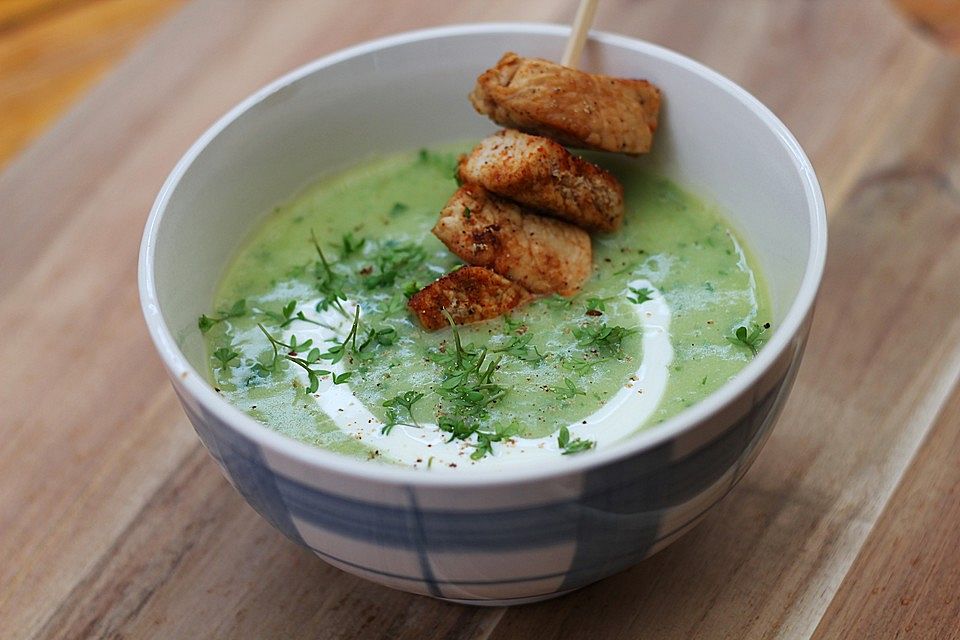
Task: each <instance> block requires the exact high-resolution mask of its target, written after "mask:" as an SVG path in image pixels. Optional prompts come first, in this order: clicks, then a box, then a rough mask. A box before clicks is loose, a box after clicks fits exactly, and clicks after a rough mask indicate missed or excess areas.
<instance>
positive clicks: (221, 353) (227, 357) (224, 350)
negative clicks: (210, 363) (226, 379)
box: [213, 347, 240, 369]
mask: <svg viewBox="0 0 960 640" xmlns="http://www.w3.org/2000/svg"><path fill="white" fill-rule="evenodd" d="M239 356H240V354H239V353H237V352H236V351H234V350H233V349H232V348H230V347H220V348H219V349H217V350H216V351H214V352H213V357H214V358H215V359H216V360H218V361H219V362H220V368H221V369H226V368H227V367H229V366H230V362H231V361H232V360H234V359H235V358H238V357H239Z"/></svg>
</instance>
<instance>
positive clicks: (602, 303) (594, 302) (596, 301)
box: [587, 296, 614, 316]
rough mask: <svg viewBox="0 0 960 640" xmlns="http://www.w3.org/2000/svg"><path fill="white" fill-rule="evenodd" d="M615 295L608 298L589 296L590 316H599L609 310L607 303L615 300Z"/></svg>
mask: <svg viewBox="0 0 960 640" xmlns="http://www.w3.org/2000/svg"><path fill="white" fill-rule="evenodd" d="M613 299H614V298H613V296H611V297H608V298H599V297H596V296H595V297H593V298H587V315H588V316H599V315H603V314H604V313H605V312H606V310H607V303H608V302H610V301H611V300H613Z"/></svg>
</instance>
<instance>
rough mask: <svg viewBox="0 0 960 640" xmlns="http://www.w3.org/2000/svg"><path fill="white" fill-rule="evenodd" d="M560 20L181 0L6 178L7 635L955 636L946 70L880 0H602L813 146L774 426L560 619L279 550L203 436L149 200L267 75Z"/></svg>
mask: <svg viewBox="0 0 960 640" xmlns="http://www.w3.org/2000/svg"><path fill="white" fill-rule="evenodd" d="M7 6H8V5H3V7H4V8H3V9H2V10H0V25H2V24H4V22H3V20H5V19H6V17H7V14H4V13H3V11H5V10H7ZM10 6H12V5H10ZM574 10H575V3H574V2H572V1H569V2H564V3H554V2H548V1H547V0H536V1H531V2H526V3H513V2H507V1H505V0H498V1H493V2H487V3H450V2H446V1H441V0H423V1H421V2H413V1H412V0H408V1H401V2H394V3H375V2H373V1H372V0H364V1H361V2H352V3H350V4H349V5H347V4H339V3H316V2H311V1H307V0H303V1H289V2H275V3H261V2H256V1H254V0H249V1H244V0H238V1H236V2H234V1H228V0H219V1H218V0H200V1H198V2H194V3H191V4H189V5H187V6H186V7H185V8H184V9H183V10H182V11H180V12H179V13H178V14H177V15H176V16H175V17H174V18H172V20H171V21H169V22H168V23H166V24H165V25H164V26H163V27H161V28H160V30H159V31H157V32H156V33H154V34H153V35H152V36H150V38H149V39H148V40H147V41H145V42H144V43H143V44H142V46H140V47H138V48H137V50H136V51H135V52H134V53H133V54H132V55H131V56H130V57H129V58H127V59H126V60H125V62H123V64H122V65H121V66H120V67H119V68H118V69H116V71H115V72H114V73H112V74H111V75H110V76H109V77H108V78H107V79H106V80H105V81H104V82H103V83H102V84H100V85H99V86H98V87H97V88H96V89H95V90H94V91H93V92H91V93H90V94H89V95H88V96H87V97H85V98H84V99H83V101H82V102H81V103H80V104H79V105H78V106H77V107H76V108H74V109H73V110H72V111H71V112H70V113H69V114H68V115H67V116H66V117H65V118H64V119H63V120H61V121H60V122H59V123H58V124H57V125H55V126H54V127H53V128H52V129H51V130H50V131H49V132H48V133H47V134H45V135H44V136H43V137H42V138H41V139H39V140H38V141H37V142H36V143H35V144H33V145H32V146H31V147H30V148H28V149H27V150H26V151H25V152H24V153H23V154H21V155H20V156H19V157H18V158H17V159H16V160H14V161H13V162H12V163H11V164H10V166H9V167H8V168H7V169H6V170H5V171H4V172H3V173H2V174H0V203H3V205H2V206H3V210H2V224H3V230H2V233H0V293H2V297H0V326H2V327H3V328H4V340H3V341H0V361H2V362H5V363H25V362H36V361H37V355H38V354H39V355H41V356H42V357H43V362H44V363H49V366H44V367H26V366H20V367H16V368H15V369H14V368H13V367H12V366H9V365H8V368H7V369H6V370H5V374H4V377H3V384H0V430H2V435H3V438H2V439H0V557H2V558H3V559H4V561H3V562H2V563H0V584H2V585H3V587H2V588H0V637H3V638H6V637H16V638H55V637H66V638H74V637H120V636H123V637H150V636H162V637H264V636H266V637H315V638H333V637H336V638H421V637H432V638H465V639H466V638H471V639H482V640H486V639H487V638H495V639H503V638H516V637H530V638H582V637H589V636H596V637H598V638H619V637H623V638H627V637H645V638H647V637H650V638H689V637H702V638H771V637H784V638H800V637H810V636H811V635H812V634H814V632H815V631H816V633H817V634H818V635H819V636H820V637H894V634H895V633H897V632H900V633H902V634H914V635H916V636H917V637H949V633H951V632H955V630H956V629H957V628H958V625H957V624H956V622H957V618H956V616H957V609H956V603H957V602H958V597H957V571H956V560H955V558H953V557H952V555H951V554H952V553H953V552H954V550H955V549H956V542H957V538H956V533H955V532H956V531H957V530H958V528H960V512H958V507H957V498H956V495H957V493H956V488H957V483H958V477H957V473H958V472H957V470H956V459H957V458H956V451H957V448H956V447H957V438H958V435H957V431H958V426H957V424H958V419H957V416H958V413H960V409H958V404H960V400H958V399H957V396H958V391H957V381H958V378H960V288H958V287H957V286H956V283H955V280H956V274H957V273H958V272H960V200H958V185H960V155H958V154H960V117H958V116H960V110H958V109H960V107H958V106H957V105H960V62H958V61H957V60H952V59H950V58H949V57H948V56H946V55H945V54H942V53H940V52H938V51H937V50H935V49H934V48H932V47H931V46H930V45H929V44H928V43H926V42H923V41H922V40H921V39H920V38H919V37H917V36H916V35H915V34H913V33H912V32H911V31H910V30H909V29H908V28H907V27H906V26H905V25H904V24H903V23H902V21H901V20H900V19H899V16H898V15H897V14H896V12H895V11H893V9H891V8H890V7H889V6H888V5H887V3H886V2H883V1H882V0H850V1H849V2H844V3H817V2H813V3H812V2H807V1H804V0H742V1H740V2H735V3H733V2H730V3H718V2H714V1H713V0H697V1H690V2H684V3H675V2H670V1H668V0H655V1H651V2H644V3H636V2H632V1H630V0H619V1H618V0H607V1H605V2H603V3H601V6H600V10H599V12H598V15H597V19H596V25H597V27H598V28H601V29H609V30H613V31H619V32H622V33H625V34H627V35H632V36H637V37H642V38H647V39H650V40H653V41H655V42H659V43H662V44H665V45H667V46H670V47H671V48H674V49H678V50H680V51H681V52H684V53H687V54H689V55H692V56H694V57H696V58H698V59H701V60H703V61H704V62H706V63H707V64H709V65H711V66H713V67H715V68H717V69H718V70H720V71H721V72H723V73H726V74H728V75H730V76H731V77H732V78H733V79H734V80H736V81H738V82H740V83H742V84H743V85H744V86H746V88H747V89H749V90H750V91H752V92H754V93H755V94H756V95H757V96H758V97H759V98H760V99H761V100H763V101H765V102H766V103H767V104H769V105H770V106H771V107H772V108H773V109H774V110H775V111H776V112H777V113H778V114H779V115H780V116H781V117H782V118H783V119H784V121H785V122H786V123H787V124H788V126H790V127H791V129H792V130H793V131H794V132H795V133H796V134H797V136H798V138H799V139H800V141H801V143H802V144H803V145H804V146H805V148H806V149H807V151H808V152H809V153H810V155H811V156H812V158H813V161H814V164H815V166H816V168H817V170H818V173H819V175H820V178H821V182H822V183H823V186H824V190H825V195H826V198H827V201H828V205H829V207H830V215H831V246H830V255H829V259H828V268H827V274H826V279H825V282H824V288H823V292H822V296H821V300H820V303H819V306H818V311H817V316H816V318H815V322H814V327H813V332H812V335H811V339H810V346H809V349H808V354H807V359H806V360H805V363H804V366H803V367H802V369H801V372H800V375H799V377H798V379H797V383H796V387H795V391H794V395H793V396H792V397H791V400H790V402H789V403H788V407H787V409H786V411H785V413H784V416H783V418H782V421H781V423H780V424H779V426H778V427H777V429H776V431H775V432H774V434H773V436H772V437H771V438H770V440H769V442H768V444H767V446H766V448H765V449H764V451H763V452H762V453H761V455H760V457H759V459H758V460H757V463H756V464H755V465H754V467H753V468H752V469H751V470H750V472H749V473H748V474H747V476H746V477H745V478H744V480H743V482H742V483H741V484H740V485H739V486H738V487H737V488H736V489H735V490H734V491H733V492H732V493H731V495H730V496H729V497H728V498H727V499H725V500H724V501H723V502H722V503H721V505H720V507H719V508H718V509H717V510H715V511H714V512H712V513H711V514H709V515H708V516H707V518H706V519H705V521H704V523H703V524H702V525H701V526H699V527H698V528H697V529H695V530H694V531H693V532H692V533H691V534H690V535H688V536H687V537H685V538H683V539H681V540H680V541H679V542H678V543H677V544H675V545H674V546H672V547H670V548H669V549H667V550H666V551H665V552H663V553H661V554H659V555H658V556H656V557H654V558H653V559H651V560H650V561H648V562H646V563H644V564H642V565H640V566H639V567H636V568H634V569H632V570H630V571H627V572H624V573H622V574H620V575H618V576H614V577H613V578H611V579H608V580H606V581H604V582H601V583H599V584H597V585H595V586H592V587H590V588H587V589H585V590H583V591H581V592H579V593H576V594H573V595H570V596H567V597H565V598H562V599H559V600H556V601H552V602H547V603H543V604H538V605H532V606H528V607H522V608H516V609H510V610H503V609H471V608H464V607H459V606H456V605H450V604H445V603H441V602H437V601H433V600H429V599H427V598H422V597H417V596H411V595H407V594H403V593H400V592H395V591H390V590H388V589H385V588H381V587H378V586H375V585H373V584H370V583H367V582H364V581H362V580H359V579H356V578H353V577H351V576H348V575H346V574H343V573H341V572H339V571H337V570H335V569H333V568H331V567H329V566H327V565H325V564H323V563H322V562H321V561H319V560H317V559H316V558H314V557H313V556H312V555H310V554H309V553H308V552H306V551H304V550H302V549H300V548H297V547H295V546H294V545H292V544H291V543H289V542H288V541H286V540H285V539H284V538H283V537H282V536H281V535H280V534H278V533H276V532H275V531H273V530H272V529H271V528H270V527H269V526H268V525H266V524H265V523H264V522H263V521H262V520H261V519H260V518H259V517H258V516H257V515H256V514H255V513H254V512H253V511H252V510H251V509H249V508H248V507H247V506H246V505H245V503H244V502H243V501H242V499H241V498H240V497H239V496H237V495H236V494H235V493H234V492H233V490H232V489H231V488H230V487H229V485H228V484H227V483H226V481H224V480H223V479H222V478H221V476H220V475H219V472H218V471H217V470H216V467H215V465H214V464H213V463H212V462H211V461H210V460H209V459H208V458H207V456H206V454H205V453H204V452H203V451H202V449H201V448H200V446H199V444H198V443H197V440H196V437H195V436H194V435H193V433H192V432H191V430H190V429H189V427H188V426H187V425H186V421H185V419H184V418H183V416H182V413H181V412H180V411H179V409H178V408H177V406H176V401H175V399H174V398H173V395H172V392H171V391H170V390H169V387H168V385H167V384H166V382H165V380H164V376H163V373H162V371H161V368H160V365H159V363H158V362H157V359H156V358H155V357H154V355H153V350H152V347H151V345H150V343H149V340H148V338H147V336H146V332H145V329H144V327H143V325H142V320H141V318H140V314H139V310H138V305H137V297H136V281H135V265H136V252H137V244H138V239H139V235H140V232H141V230H142V226H143V222H144V219H145V216H146V212H147V210H148V209H149V206H150V203H151V201H152V199H153V196H154V194H155V193H156V190H157V189H158V188H159V185H160V183H161V182H162V180H163V178H164V177H165V175H166V173H167V171H169V169H170V167H172V165H173V163H174V162H175V161H176V159H177V157H178V156H179V155H180V153H182V151H183V150H184V149H185V148H186V147H187V146H188V145H189V143H190V142H191V141H192V139H193V138H194V137H196V135H198V134H199V133H200V132H201V131H202V130H203V129H204V128H205V127H206V126H207V125H208V124H209V123H210V122H212V121H213V120H214V119H215V118H216V117H217V116H219V114H220V113H222V112H223V111H225V110H226V109H227V108H228V107H229V106H231V105H232V104H233V103H235V102H236V101H237V100H239V99H240V98H242V97H243V96H244V95H246V94H247V93H249V92H250V91H252V90H253V89H255V88H256V87H257V86H259V85H261V84H262V83H263V82H265V81H267V80H269V79H270V78H272V77H274V76H276V75H278V74H279V73H281V72H283V71H285V70H287V69H289V68H291V67H293V66H295V65H297V64H300V63H303V62H305V61H307V60H309V59H311V58H313V57H316V56H317V55H321V54H323V53H327V52H329V51H332V50H334V49H337V48H340V47H342V46H345V45H347V44H351V43H355V42H357V41H360V40H363V39H367V38H371V37H375V36H379V35H384V34H387V33H391V32H395V31H398V30H403V29H408V28H416V27H424V26H430V25H435V24H444V23H450V22H467V21H478V20H508V19H509V20H547V21H569V20H570V19H571V18H572V16H573V13H574ZM11 12H12V10H11ZM13 13H15V12H12V13H11V15H12V14H13ZM851 33H857V34H861V35H860V36H859V37H857V38H851V35H850V34H851ZM0 82H2V81H0ZM64 150H69V153H65V152H64ZM951 397H952V400H950V401H949V402H948V399H950V398H951ZM928 438H929V440H927V442H926V444H924V441H925V439H928ZM951 454H952V455H951ZM901 479H902V483H901ZM898 487H899V488H898ZM891 556H894V557H895V560H894V561H891V560H890V558H891ZM914 559H917V561H916V562H915V563H913V564H911V562H912V561H913V560H914ZM951 563H953V564H951ZM874 588H877V592H876V593H874V592H873V591H872V590H873V589H874ZM949 598H953V599H952V600H949V601H948V599H949ZM902 599H906V604H904V603H903V602H902ZM818 625H819V629H818ZM911 625H912V626H911ZM924 634H925V635H924Z"/></svg>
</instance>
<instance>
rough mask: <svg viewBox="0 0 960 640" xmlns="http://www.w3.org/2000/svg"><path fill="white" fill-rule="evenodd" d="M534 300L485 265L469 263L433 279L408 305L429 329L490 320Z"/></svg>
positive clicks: (523, 290)
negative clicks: (450, 322)
mask: <svg viewBox="0 0 960 640" xmlns="http://www.w3.org/2000/svg"><path fill="white" fill-rule="evenodd" d="M532 299H533V296H532V295H531V294H530V292H529V291H527V290H526V289H524V288H523V287H521V286H520V285H518V284H515V283H513V282H511V281H509V280H507V279H506V278H504V277H503V276H501V275H498V274H496V273H494V272H493V271H491V270H490V269H486V268H484V267H473V266H466V267H461V268H459V269H457V270H456V271H454V272H452V273H448V274H447V275H445V276H443V277H441V278H439V279H438V280H434V281H433V282H431V283H430V284H428V285H427V286H425V287H424V288H423V289H421V290H420V291H418V292H416V293H415V294H413V296H412V297H411V298H410V300H408V301H407V306H409V307H410V310H411V311H413V313H414V314H415V315H416V316H417V319H418V320H419V321H420V324H421V325H423V328H424V329H426V330H428V331H436V330H437V329H441V328H443V327H445V326H447V324H448V323H447V319H446V317H445V316H444V315H443V310H444V309H446V311H447V312H448V313H449V314H450V316H451V317H452V318H453V321H454V323H456V324H469V323H471V322H480V321H481V320H489V319H491V318H496V317H497V316H499V315H502V314H504V313H506V312H507V311H510V310H511V309H513V308H514V307H518V306H520V305H522V304H526V303H527V302H529V301H530V300H532Z"/></svg>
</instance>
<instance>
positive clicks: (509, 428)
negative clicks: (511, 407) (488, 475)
mask: <svg viewBox="0 0 960 640" xmlns="http://www.w3.org/2000/svg"><path fill="white" fill-rule="evenodd" d="M522 430H523V427H522V426H521V425H520V423H519V422H518V421H516V420H513V421H512V422H511V423H510V424H508V425H503V424H497V425H494V427H493V432H490V431H477V448H476V449H475V450H474V452H473V453H471V454H470V459H471V460H480V459H481V458H483V457H484V456H485V455H487V454H490V455H493V443H494V442H503V441H504V440H509V439H510V438H512V437H513V436H515V435H518V434H519V433H520V432H521V431H522Z"/></svg>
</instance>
